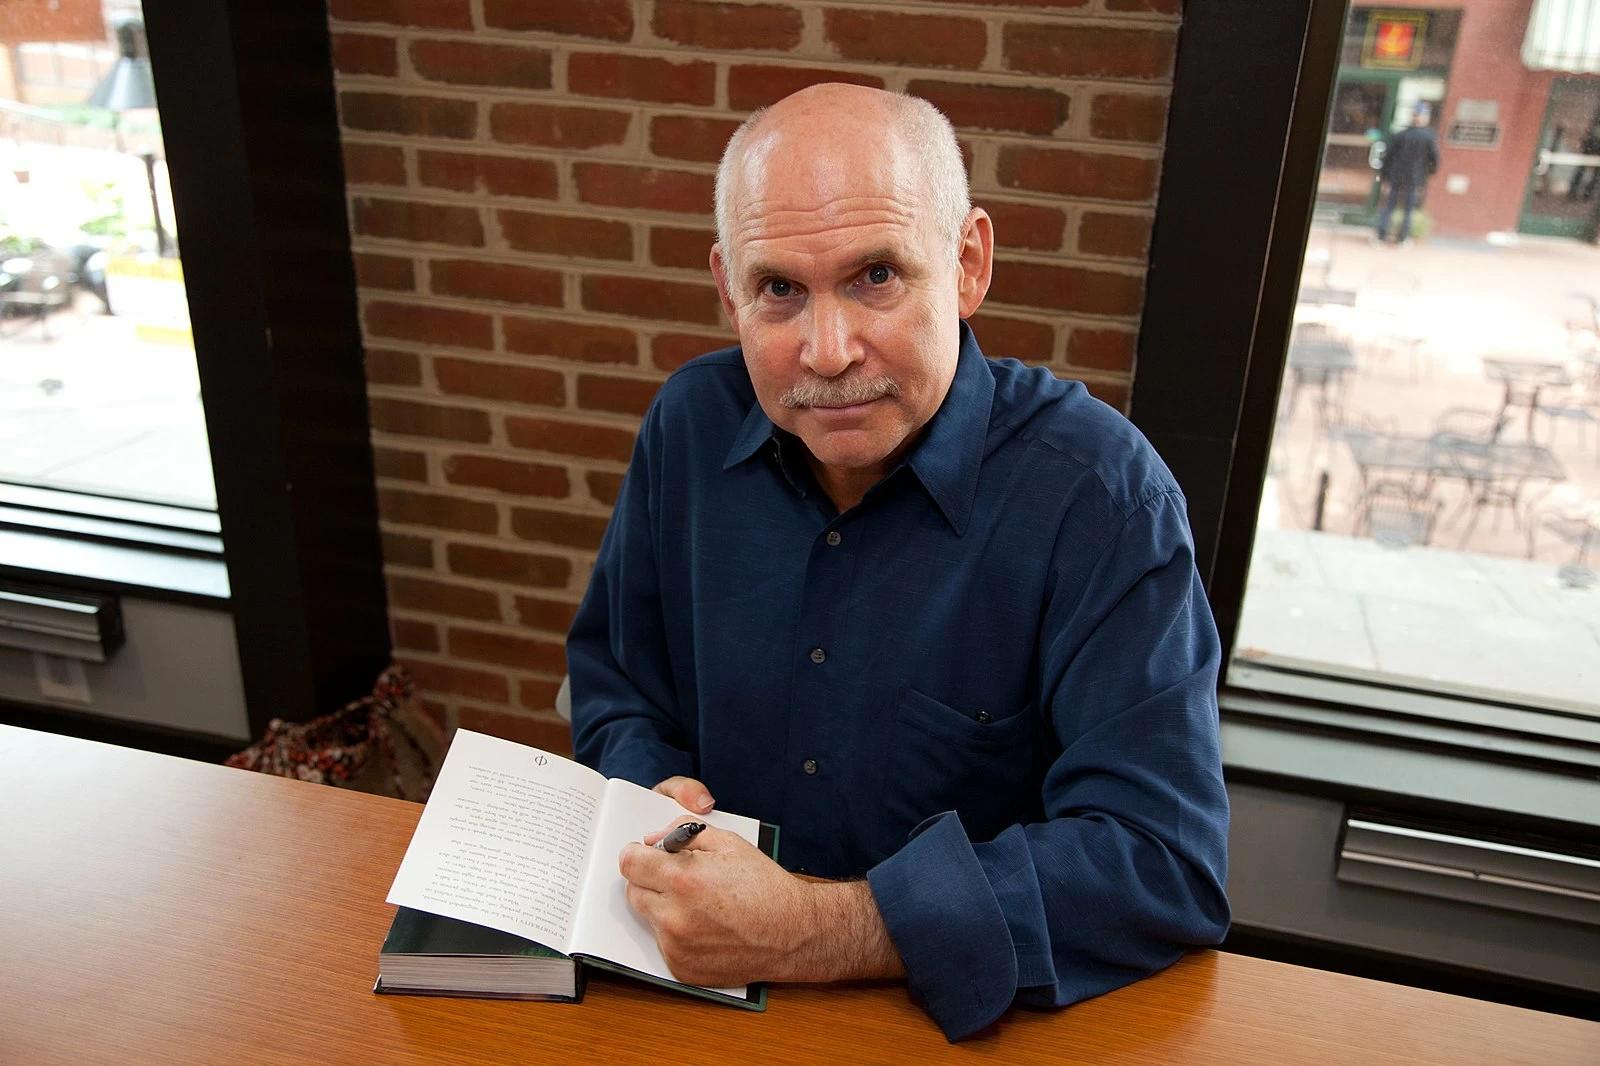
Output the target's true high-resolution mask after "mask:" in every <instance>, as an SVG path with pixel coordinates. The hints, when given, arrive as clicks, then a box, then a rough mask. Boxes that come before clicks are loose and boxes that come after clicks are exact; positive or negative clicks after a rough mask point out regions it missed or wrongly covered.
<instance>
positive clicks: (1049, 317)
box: [372, 290, 1136, 388]
mask: <svg viewBox="0 0 1600 1066" xmlns="http://www.w3.org/2000/svg"><path fill="white" fill-rule="evenodd" d="M386 291H387V290H386ZM395 295H399V296H404V295H407V294H406V293H403V292H397V293H395ZM991 302H995V303H998V302H999V301H998V300H994V299H993V297H992V296H990V297H985V299H984V307H983V308H980V309H979V310H978V312H977V313H978V314H980V315H982V314H984V313H985V312H986V311H987V310H988V305H989V304H990V303H991ZM1010 306H1011V305H1007V310H1006V312H1005V317H1006V318H1010V319H1017V320H1021V321H1026V322H1032V323H1035V324H1037V325H1043V326H1058V325H1066V326H1085V327H1094V328H1099V327H1103V326H1104V325H1105V324H1106V323H1105V317H1104V316H1101V315H1091V314H1087V313H1085V312H1081V311H1051V310H1046V309H1042V308H1038V307H1028V306H1018V307H1017V308H1016V310H1014V311H1013V310H1011V309H1010ZM532 310H534V309H533V308H530V311H532ZM550 310H552V311H555V312H558V314H559V315H560V316H561V317H562V320H563V321H564V320H565V318H568V317H572V316H574V315H584V316H587V315H596V316H598V314H599V313H598V312H572V311H562V310H561V309H560V308H551V309H550ZM607 321H608V322H609V321H611V320H610V319H608V320H607ZM629 321H637V322H638V325H637V326H636V327H635V328H636V329H638V330H643V331H645V332H647V333H648V334H649V337H650V339H652V340H653V339H654V338H655V337H658V336H660V335H661V334H664V333H703V332H705V330H704V329H697V328H696V327H693V326H689V325H687V324H668V325H662V324H658V323H654V322H648V323H647V322H646V321H644V320H629ZM567 324H570V325H592V324H594V323H592V322H590V321H580V322H572V323H567ZM710 328H711V327H706V329H710ZM727 332H730V333H731V332H732V331H731V328H730V329H729V330H728V331H727ZM1128 332H1136V331H1132V330H1130V331H1128ZM372 341H373V345H372V346H373V347H375V348H396V349H400V350H403V351H407V352H414V353H415V354H418V355H427V356H433V355H436V354H443V355H445V357H447V358H453V357H455V355H456V353H458V352H464V353H467V354H469V355H471V356H473V357H476V358H480V359H492V358H493V357H499V358H500V359H508V360H520V361H526V360H531V359H548V360H554V361H555V362H556V363H558V364H559V368H560V369H566V368H577V367H589V366H592V367H595V368H596V369H600V368H604V367H607V366H626V365H628V364H623V363H589V362H586V361H581V360H571V359H564V358H562V357H561V356H552V355H536V354H532V353H522V352H503V351H498V350H496V351H486V350H483V349H476V348H474V349H461V348H449V349H448V350H446V351H444V352H443V353H441V352H440V347H441V346H439V345H433V344H430V343H429V342H426V341H412V340H404V339H401V338H390V337H375V338H372ZM714 350H715V349H711V348H707V349H706V351H708V352H709V351H714ZM637 365H641V366H642V365H643V364H642V363H641V364H637ZM674 369H676V368H674ZM671 372H672V371H663V373H671ZM372 387H373V388H418V387H419V386H415V385H412V386H400V385H383V384H374V385H373V386H372Z"/></svg>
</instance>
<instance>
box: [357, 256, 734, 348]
mask: <svg viewBox="0 0 1600 1066" xmlns="http://www.w3.org/2000/svg"><path fill="white" fill-rule="evenodd" d="M630 280H636V279H630ZM646 280H660V279H648V278H647V279H646ZM706 284H707V285H708V286H709V285H710V284H711V282H710V281H709V279H708V280H707V282H706ZM357 296H358V299H360V300H361V301H362V302H363V306H364V305H365V303H370V302H373V301H379V300H381V301H387V302H389V303H402V304H410V305H412V306H417V307H432V308H436V309H438V310H441V311H471V312H477V313H479V314H485V315H495V314H512V315H516V314H524V315H532V316H537V315H538V314H539V312H540V311H545V310H548V311H551V312H559V313H560V314H562V315H564V316H574V315H583V316H585V317H586V318H587V317H588V316H591V315H592V316H593V318H592V320H590V321H589V322H587V323H586V324H590V325H614V326H628V325H633V326H635V327H643V326H644V325H645V323H649V328H650V329H652V330H655V331H656V332H658V333H666V332H681V333H707V332H717V331H720V332H722V333H725V334H726V333H731V332H732V327H731V326H729V325H728V324H727V323H726V322H723V323H720V324H717V323H703V322H677V321H674V320H671V319H660V318H632V317H629V316H626V315H619V314H615V313H612V312H609V311H587V310H585V309H584V308H581V307H553V306H552V307H546V306H544V305H542V304H514V303H489V302H487V301H485V302H479V303H474V302H472V301H471V300H469V299H466V298H464V297H452V296H435V295H434V294H432V293H423V292H408V291H404V290H399V289H371V290H358V291H357ZM572 324H573V325H581V324H585V323H572ZM362 339H363V340H367V341H371V342H372V344H373V347H376V348H382V347H385V346H387V342H388V341H391V340H396V341H399V340H405V338H403V337H385V336H382V335H379V334H370V335H369V334H368V333H367V332H366V328H365V323H363V332H362ZM412 343H422V342H417V341H413V342H412ZM439 347H440V348H443V349H447V350H449V351H450V352H460V353H463V354H471V353H473V352H478V353H480V354H481V353H484V352H504V353H506V354H510V355H517V354H521V353H518V352H511V351H509V350H508V349H507V348H506V346H505V344H504V342H503V341H501V342H499V343H497V344H496V345H495V346H494V347H491V348H472V347H464V346H461V345H450V344H441V345H439ZM573 365H574V366H576V365H578V363H577V362H576V361H575V362H574V364H573ZM596 365H599V364H596Z"/></svg>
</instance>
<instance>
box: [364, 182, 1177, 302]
mask: <svg viewBox="0 0 1600 1066" xmlns="http://www.w3.org/2000/svg"><path fill="white" fill-rule="evenodd" d="M1021 206H1037V205H1034V204H1026V205H1021ZM1107 213H1108V214H1114V215H1116V216H1117V217H1119V218H1132V219H1140V220H1143V221H1149V220H1150V219H1151V217H1152V216H1151V214H1150V213H1140V212H1120V211H1119V212H1107ZM639 243H640V245H641V246H642V247H641V250H642V251H644V252H646V253H648V252H649V241H648V240H646V241H641V242H639ZM427 247H428V248H429V249H433V248H434V247H435V246H434V245H427ZM443 247H449V248H458V247H463V246H458V245H446V246H443ZM351 251H352V253H354V254H370V255H389V256H393V257H395V258H408V259H412V260H414V261H415V262H416V263H417V264H419V265H420V264H421V263H423V262H424V261H425V260H428V259H441V258H452V257H447V256H443V255H440V254H439V253H438V252H436V251H429V252H426V253H419V252H418V251H417V250H416V245H415V244H412V243H410V242H406V241H402V240H400V239H399V238H394V237H371V236H368V235H366V234H352V240H351ZM471 252H472V254H471V255H470V256H468V258H470V259H472V261H473V262H477V263H485V264H490V265H494V266H532V267H542V268H546V269H552V270H561V271H567V272H571V273H572V274H574V275H576V276H582V275H584V274H592V273H595V272H597V271H599V272H607V273H609V272H610V268H613V267H628V268H632V270H634V271H650V272H656V271H666V272H668V275H667V279H668V280H674V281H679V280H681V281H694V280H699V281H704V282H706V283H707V284H711V283H712V279H711V270H710V267H709V265H708V266H692V267H684V266H667V265H665V264H658V263H653V262H651V261H649V260H648V259H643V260H641V259H640V258H638V257H635V258H633V259H596V258H594V257H592V256H584V255H577V254H563V253H559V252H531V251H530V252H523V251H518V250H516V249H510V250H501V249H499V248H471ZM995 254H996V256H997V257H1000V258H1004V259H1005V260H1006V261H1007V262H1033V261H1034V258H1035V257H1054V258H1055V259H1058V260H1059V261H1062V262H1083V263H1094V264H1098V265H1105V266H1117V267H1121V268H1124V269H1122V270H1118V271H1116V273H1125V272H1126V269H1127V268H1130V267H1132V266H1134V265H1135V264H1143V263H1144V262H1145V261H1144V260H1143V259H1139V258H1136V257H1132V256H1115V255H1106V254H1103V253H1096V252H1082V251H1068V250H1065V249H1063V250H1059V251H1047V250H1045V249H1041V248H1018V247H1016V246H1014V245H1006V246H1004V247H1002V246H999V245H997V246H996V252H995ZM453 258H461V256H460V255H457V256H454V257H453ZM1142 272H1143V269H1142V268H1141V273H1142ZM650 276H651V277H655V276H656V275H655V274H654V273H651V275H650ZM419 281H420V279H419ZM363 291H366V292H368V293H369V294H370V295H374V296H376V295H378V294H381V293H385V292H387V293H398V294H405V293H407V292H408V291H410V290H405V289H385V288H377V287H364V289H363ZM415 292H416V294H417V295H432V294H429V293H424V292H423V291H422V289H421V288H420V285H419V286H418V287H417V288H416V289H415ZM528 306H529V307H537V306H542V305H535V304H530V305H528ZM595 313H599V312H595Z"/></svg>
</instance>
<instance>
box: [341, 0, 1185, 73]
mask: <svg viewBox="0 0 1600 1066" xmlns="http://www.w3.org/2000/svg"><path fill="white" fill-rule="evenodd" d="M782 6H785V7H793V8H795V9H797V10H799V11H800V12H801V14H802V25H803V22H804V13H805V12H806V11H816V12H819V13H820V12H822V11H827V10H829V9H834V10H849V11H858V12H862V13H873V14H896V15H912V16H931V17H935V18H937V17H939V16H942V15H954V16H958V17H962V18H972V19H974V20H975V21H978V22H984V23H990V22H993V23H998V24H1001V25H1013V26H1016V25H1032V26H1052V27H1054V26H1088V27H1095V28H1102V29H1143V30H1177V29H1181V28H1182V26H1183V20H1182V16H1174V15H1165V14H1162V13H1160V12H1152V11H1127V12H1123V11H1106V10H1104V9H1099V8H1092V7H1086V8H1083V9H1078V8H1071V9H1055V10H1049V9H1040V8H1031V7H1015V8H1004V9H997V8H994V7H990V6H988V5H981V4H971V5H966V4H950V5H945V4H940V5H939V6H938V7H937V8H932V7H926V6H914V7H913V6H904V5H892V4H886V3H876V2H874V3H859V2H858V3H850V2H844V3H807V2H805V0H798V2H790V3H786V4H784V5H782ZM473 21H474V23H475V26H474V28H473V29H470V30H456V29H449V28H447V27H434V26H409V25H405V24H403V23H395V22H378V21H370V22H364V21H358V20H352V19H340V18H335V17H334V16H333V15H332V14H330V15H329V16H328V28H329V30H330V31H331V32H334V33H366V34H386V35H390V36H394V37H396V38H408V37H418V36H426V37H437V38H440V39H448V40H461V41H487V42H492V43H495V44H501V43H514V44H530V43H536V44H544V45H552V46H558V45H559V46H565V47H567V48H574V49H594V50H598V51H602V52H608V53H617V54H623V53H628V54H631V53H634V52H645V53H653V52H663V51H666V52H675V53H677V54H680V55H690V56H693V57H696V58H699V57H705V58H735V59H746V60H755V61H760V60H761V59H762V58H782V59H800V58H807V59H812V60H814V61H824V62H826V61H828V57H829V56H830V55H833V56H837V53H836V52H835V53H830V52H824V51H818V52H797V51H794V50H790V49H784V50H780V49H770V48H749V49H737V48H723V49H717V48H707V47H702V46H700V45H693V44H680V43H679V42H677V41H674V40H671V39H670V38H666V37H657V36H656V35H655V31H654V30H653V29H651V28H650V22H649V20H646V19H640V20H638V21H636V22H635V33H636V35H637V34H638V32H639V30H643V31H644V33H645V35H646V39H643V40H637V41H635V40H627V41H612V40H608V39H604V38H599V37H585V36H583V35H581V34H559V33H553V32H551V31H548V30H509V29H504V28H501V27H497V26H490V25H488V24H487V23H486V22H485V21H483V20H482V19H481V18H475V19H474V20H473ZM819 22H822V20H819ZM819 31H820V32H819V35H818V40H819V41H820V42H821V45H822V46H823V47H824V48H826V47H827V46H828V44H829V42H828V40H827V37H826V33H827V30H826V26H825V23H824V24H823V25H819ZM805 45H806V35H805V33H804V30H803V29H802V32H801V36H800V41H799V42H798V43H797V44H796V48H803V47H805ZM835 61H836V62H840V63H851V64H855V65H861V64H863V63H864V62H865V61H863V60H859V59H836V60H835ZM884 65H890V64H884Z"/></svg>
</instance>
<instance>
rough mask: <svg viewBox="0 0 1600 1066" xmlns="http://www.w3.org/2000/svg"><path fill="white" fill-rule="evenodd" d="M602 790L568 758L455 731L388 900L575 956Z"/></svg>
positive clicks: (597, 779)
mask: <svg viewBox="0 0 1600 1066" xmlns="http://www.w3.org/2000/svg"><path fill="white" fill-rule="evenodd" d="M605 785H606V779H605V778H604V777H602V776H601V775H600V774H598V773H596V772H595V771H593V770H591V769H589V768H588V767H586V766H580V765H578V764H577V763H575V762H573V761H572V760H570V759H563V758H562V757H561V756H559V755H551V754H550V753H549V752H544V751H540V750H539V749H538V748H531V747H528V746H527V745H525V744H516V743H513V742H512V741H509V740H501V739H499V738H498V737H490V736H485V735H483V734H482V733H474V732H472V731H471V730H467V729H457V730H456V735H455V739H454V740H453V741H452V742H451V744H450V752H449V754H448V755H446V756H445V760H444V765H443V766H442V767H440V769H439V777H438V780H437V781H435V782H434V785H433V792H432V794H431V795H430V796H429V797H428V805H427V806H426V807H425V808H423V811H422V818H421V820H420V821H419V822H418V823H417V831H416V833H415V834H414V835H413V836H412V837H411V843H410V845H409V846H408V847H407V848H406V856H405V859H404V860H402V861H401V863H400V872H399V873H397V874H396V875H395V879H394V887H392V888H391V889H390V890H389V899H388V901H389V902H390V903H397V904H399V905H400V906H402V907H412V908H415V909H416V910H419V911H427V912H429V913H430V914H442V915H444V916H445V917H447V918H458V919H460V920H461V921H464V922H472V923H474V924H476V925H486V926H488V927H489V928H491V929H499V930H501V931H502V932H506V933H514V934H516V935H517V936H520V937H526V938H527V939H529V940H535V941H538V942H539V943H540V944H543V945H545V946H546V947H552V948H555V949H556V950H557V951H561V952H566V953H570V951H571V947H570V945H571V940H572V927H573V920H574V918H575V917H576V915H577V909H578V899H579V896H580V889H581V886H582V883H583V871H584V866H585V864H586V862H587V859H588V855H589V845H590V840H591V838H592V835H593V831H594V826H595V821H596V818H597V815H598V812H599V808H600V802H601V799H602V797H603V795H604V793H605Z"/></svg>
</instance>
